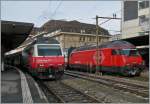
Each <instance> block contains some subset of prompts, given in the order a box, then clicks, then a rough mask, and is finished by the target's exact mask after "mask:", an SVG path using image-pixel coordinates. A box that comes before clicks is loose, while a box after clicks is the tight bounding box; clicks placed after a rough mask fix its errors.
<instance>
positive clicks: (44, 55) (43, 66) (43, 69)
mask: <svg viewBox="0 0 150 104" xmlns="http://www.w3.org/2000/svg"><path fill="white" fill-rule="evenodd" d="M35 50H36V51H35V57H32V62H31V65H32V69H33V72H34V74H35V76H38V77H39V78H42V79H45V78H46V79H47V78H60V77H61V76H62V75H63V72H64V56H63V55H62V51H61V48H60V45H57V44H56V45H54V44H53V45H52V44H37V45H35Z"/></svg>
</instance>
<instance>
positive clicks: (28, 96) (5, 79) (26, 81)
mask: <svg viewBox="0 0 150 104" xmlns="http://www.w3.org/2000/svg"><path fill="white" fill-rule="evenodd" d="M1 102H2V103H27V104H29V103H48V101H47V98H46V96H45V95H44V93H43V92H42V90H41V89H40V87H39V86H38V84H37V83H36V82H35V80H34V79H33V78H32V77H31V76H29V75H28V74H24V73H23V72H22V71H20V70H19V69H17V68H14V67H7V69H6V68H5V71H3V72H1Z"/></svg>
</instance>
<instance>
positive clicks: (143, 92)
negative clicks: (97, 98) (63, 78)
mask: <svg viewBox="0 0 150 104" xmlns="http://www.w3.org/2000/svg"><path fill="white" fill-rule="evenodd" d="M65 74H66V75H69V76H73V77H78V78H82V79H86V80H90V81H94V82H98V83H101V84H104V85H107V86H110V87H113V88H115V89H119V90H123V91H127V92H131V93H134V94H136V95H140V96H142V97H148V96H149V90H148V88H147V87H144V86H139V85H136V84H131V83H125V82H124V83H123V82H121V81H116V80H113V79H105V78H101V77H94V76H93V77H91V76H88V75H86V73H85V74H83V73H82V74H81V73H80V72H72V71H65Z"/></svg>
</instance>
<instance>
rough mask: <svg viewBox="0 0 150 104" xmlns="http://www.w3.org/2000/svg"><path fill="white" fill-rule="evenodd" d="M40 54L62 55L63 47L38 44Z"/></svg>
mask: <svg viewBox="0 0 150 104" xmlns="http://www.w3.org/2000/svg"><path fill="white" fill-rule="evenodd" d="M37 50H38V56H60V55H62V53H61V48H60V46H58V45H38V46H37Z"/></svg>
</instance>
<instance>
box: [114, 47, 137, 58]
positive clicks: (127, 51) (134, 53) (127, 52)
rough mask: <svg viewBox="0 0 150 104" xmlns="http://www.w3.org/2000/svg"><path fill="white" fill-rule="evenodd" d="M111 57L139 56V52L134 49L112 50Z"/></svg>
mask: <svg viewBox="0 0 150 104" xmlns="http://www.w3.org/2000/svg"><path fill="white" fill-rule="evenodd" d="M112 54H113V55H127V56H139V55H140V54H139V52H138V51H137V50H136V49H122V50H121V49H120V50H113V51H112Z"/></svg>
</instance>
